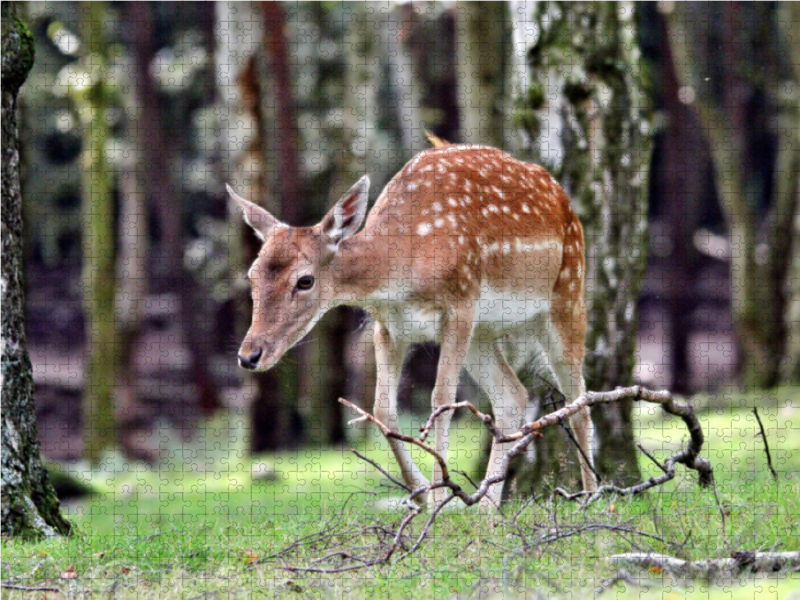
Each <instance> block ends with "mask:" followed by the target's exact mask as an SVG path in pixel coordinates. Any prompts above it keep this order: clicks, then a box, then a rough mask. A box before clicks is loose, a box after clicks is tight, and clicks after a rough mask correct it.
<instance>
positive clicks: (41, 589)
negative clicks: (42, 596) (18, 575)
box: [0, 583, 64, 594]
mask: <svg viewBox="0 0 800 600" xmlns="http://www.w3.org/2000/svg"><path fill="white" fill-rule="evenodd" d="M0 586H2V587H4V588H5V589H7V590H19V591H22V592H56V593H58V594H63V593H64V592H63V591H62V590H61V588H57V587H28V586H26V585H14V584H13V583H1V584H0Z"/></svg>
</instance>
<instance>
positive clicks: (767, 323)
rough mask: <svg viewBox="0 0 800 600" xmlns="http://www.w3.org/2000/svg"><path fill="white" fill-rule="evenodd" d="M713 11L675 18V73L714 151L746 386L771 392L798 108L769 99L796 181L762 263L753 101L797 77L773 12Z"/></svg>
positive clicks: (678, 13) (786, 189)
mask: <svg viewBox="0 0 800 600" xmlns="http://www.w3.org/2000/svg"><path fill="white" fill-rule="evenodd" d="M711 10H713V9H712V7H709V6H705V5H697V4H686V5H681V4H678V5H676V7H675V10H674V11H672V14H671V19H670V28H671V39H672V40H673V47H674V50H675V69H676V71H677V72H678V74H679V78H680V80H681V82H682V83H683V84H684V86H685V90H686V91H687V93H689V94H690V96H691V97H690V99H689V100H687V103H690V104H692V106H693V107H694V108H695V109H696V111H697V114H698V117H699V120H700V124H701V126H702V129H703V132H704V134H705V135H706V137H707V139H708V142H709V145H710V147H711V153H712V156H713V159H714V166H715V175H716V178H715V180H716V185H717V190H718V193H719V195H720V199H721V204H722V207H723V209H724V211H725V214H726V218H727V221H728V227H729V235H730V241H731V286H732V287H731V312H732V316H733V321H734V325H735V329H736V340H737V353H738V360H737V362H738V368H739V374H740V381H741V383H742V384H743V385H744V386H745V387H748V388H753V387H771V386H774V385H776V384H777V383H778V381H779V377H780V372H781V364H782V361H783V356H784V354H785V349H786V339H787V327H786V322H785V315H784V312H785V307H786V301H785V291H784V288H785V286H786V283H787V282H786V278H787V273H788V269H787V261H786V260H785V253H786V252H788V251H789V249H790V246H791V239H792V236H791V235H789V234H788V232H790V231H791V226H792V225H791V224H792V220H793V219H794V213H795V210H796V209H795V207H796V203H797V193H796V189H797V188H796V183H794V182H793V181H791V176H789V177H786V175H787V174H788V173H789V172H791V170H792V167H791V165H792V164H793V162H794V161H795V160H796V159H794V158H793V154H794V153H796V152H797V148H796V145H795V143H794V142H795V140H796V136H795V134H793V133H792V132H791V131H790V129H789V130H787V129H786V127H787V125H788V123H791V122H795V123H796V118H797V117H796V116H793V114H794V113H795V112H796V104H795V106H794V107H787V106H786V103H785V102H784V101H783V100H782V99H780V98H771V99H770V101H771V102H774V103H775V104H777V105H778V107H779V111H780V113H781V115H782V116H781V117H779V120H780V121H782V122H783V124H781V125H780V127H781V129H782V133H781V137H782V138H783V140H786V139H787V138H786V136H787V135H788V136H789V138H790V141H784V143H783V150H782V158H779V159H778V160H779V163H781V164H782V165H783V167H784V168H787V169H788V170H789V171H785V172H784V173H782V174H779V177H778V179H777V181H776V184H777V185H775V186H774V193H773V195H774V198H772V199H770V200H771V206H772V208H771V212H770V215H769V216H768V217H767V228H768V234H767V244H768V249H767V253H766V256H764V257H763V258H762V257H760V256H757V249H758V241H759V240H758V226H759V220H758V203H759V200H760V196H761V195H763V194H762V193H761V190H758V189H757V187H756V185H755V184H754V181H753V165H752V164H751V162H752V158H751V156H752V152H751V149H752V147H753V140H752V138H751V137H749V136H750V135H751V133H752V115H751V113H750V108H751V106H752V104H751V101H752V99H753V96H754V94H755V93H756V92H760V91H764V92H765V93H766V94H768V95H769V94H772V93H773V90H775V89H777V88H778V87H780V86H779V85H778V83H779V82H780V79H777V78H783V77H785V76H788V77H789V78H791V77H792V75H789V74H788V73H782V72H781V71H786V69H785V67H784V65H783V63H785V61H781V60H780V51H779V52H778V53H777V54H776V47H775V45H773V44H770V41H769V40H770V39H771V38H774V37H777V36H774V35H771V33H772V32H771V31H770V27H771V26H772V25H771V24H772V21H773V20H774V15H773V14H772V11H774V10H776V8H775V7H772V6H767V5H746V4H743V3H738V2H733V3H726V4H724V5H722V6H721V7H720V8H719V10H720V11H721V12H720V14H719V15H718V17H719V18H710V17H711V15H710V14H709V12H708V11H711ZM701 11H703V12H701ZM787 12H788V11H787ZM698 13H699V14H698ZM712 29H713V31H712ZM712 33H714V34H715V36H714V37H717V35H716V34H718V37H719V46H714V47H713V48H712V47H711V46H710V45H709V38H710V37H711V34H712ZM789 40H790V36H787V42H789ZM789 43H790V42H789ZM719 51H721V52H723V54H724V55H725V60H724V61H722V63H720V64H721V65H722V71H721V73H719V74H718V73H716V72H715V71H714V69H713V68H712V65H715V64H716V61H715V60H712V59H713V58H714V54H715V53H717V52H719ZM712 75H715V76H713V77H712ZM795 81H796V80H795ZM790 95H791V94H790ZM788 104H791V100H789V103H788ZM793 119H794V121H793ZM788 127H791V125H788ZM783 140H782V141H783ZM759 151H763V149H761V148H760V149H759ZM792 189H794V190H795V192H794V193H792ZM778 252H780V253H783V254H778Z"/></svg>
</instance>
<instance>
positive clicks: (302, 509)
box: [2, 388, 800, 600]
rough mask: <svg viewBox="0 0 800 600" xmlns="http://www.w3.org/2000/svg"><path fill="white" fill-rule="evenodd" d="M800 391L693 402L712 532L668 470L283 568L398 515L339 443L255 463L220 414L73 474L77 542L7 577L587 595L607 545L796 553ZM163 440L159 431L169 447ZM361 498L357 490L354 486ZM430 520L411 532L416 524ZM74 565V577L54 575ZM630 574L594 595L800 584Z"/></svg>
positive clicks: (103, 584) (469, 461) (678, 427)
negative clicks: (407, 546)
mask: <svg viewBox="0 0 800 600" xmlns="http://www.w3.org/2000/svg"><path fill="white" fill-rule="evenodd" d="M798 392H800V390H798V389H796V388H786V389H783V390H780V391H778V392H776V393H770V394H767V393H762V394H759V395H758V398H754V397H753V396H728V397H720V398H712V397H703V398H698V399H697V403H698V405H699V406H701V407H706V408H705V410H703V412H702V413H701V415H700V416H701V423H702V425H703V428H704V432H705V434H706V438H707V442H706V446H705V456H706V457H707V458H709V459H710V460H711V462H712V464H713V466H714V472H715V477H716V481H717V492H718V494H719V497H720V501H721V502H722V504H723V506H724V510H725V512H726V513H727V516H726V523H725V531H724V532H723V528H722V519H721V515H720V510H719V508H718V505H717V503H716V500H715V499H714V495H713V493H712V492H711V491H710V490H701V489H699V488H698V487H697V485H696V484H695V481H694V479H695V478H694V474H693V473H687V472H686V471H685V470H684V469H683V467H682V466H679V467H678V473H679V474H678V477H676V479H675V480H674V481H672V482H669V483H668V484H666V485H665V486H663V487H662V488H659V489H656V490H651V491H650V492H648V493H646V494H645V495H643V496H640V497H636V498H626V499H620V498H607V499H604V500H602V501H599V502H597V503H595V504H594V505H592V506H591V507H589V508H588V509H586V510H579V509H578V507H577V506H576V505H575V504H572V503H567V502H565V501H563V500H542V501H539V502H535V503H531V504H528V505H527V506H525V507H524V508H522V510H519V509H520V508H521V505H520V504H512V505H509V506H506V507H505V508H504V514H503V515H502V516H501V515H486V514H483V513H481V512H479V511H478V510H476V509H463V508H462V509H456V510H451V511H447V512H444V513H442V514H441V515H440V517H439V519H438V521H437V523H436V524H435V525H434V527H433V529H432V531H431V535H430V537H429V539H428V540H427V542H426V543H425V544H424V545H423V547H422V548H421V549H420V550H419V551H418V552H417V553H415V554H413V555H411V556H409V557H408V558H406V559H405V560H403V561H401V562H392V563H390V564H387V565H384V566H381V567H378V568H372V569H368V570H364V571H356V572H351V573H342V574H332V575H328V574H324V575H321V574H302V573H297V572H293V571H291V570H287V567H291V566H300V565H308V564H310V563H312V562H313V561H314V560H316V559H318V558H320V557H322V556H324V555H325V554H326V553H330V552H334V551H337V548H338V547H337V546H336V545H335V543H338V542H342V543H346V544H347V547H350V548H352V547H356V548H357V547H359V546H364V547H365V548H366V547H369V546H370V545H372V544H374V543H375V541H376V539H377V538H376V536H377V535H379V534H376V533H375V529H372V530H370V529H368V526H369V525H372V526H373V527H375V526H380V525H384V526H386V527H387V528H391V527H393V526H396V524H397V522H398V521H399V520H400V519H401V518H402V517H403V514H404V513H403V512H402V511H401V510H398V509H392V508H391V499H392V498H396V497H397V496H398V494H397V493H396V492H395V491H393V490H390V489H388V488H386V487H385V486H384V485H383V484H384V483H385V482H384V481H383V478H382V477H381V476H380V475H379V474H378V473H376V472H375V470H374V469H373V468H372V467H371V466H370V465H366V464H364V463H362V462H361V461H359V460H358V459H357V457H355V456H353V455H352V454H351V453H350V452H349V450H348V449H313V448H309V449H302V450H299V451H297V452H283V453H278V454H275V455H271V456H266V457H259V458H258V459H252V458H250V457H248V456H247V455H246V453H245V451H244V449H245V441H244V440H243V437H242V429H243V428H242V427H241V426H240V424H239V418H238V417H236V416H235V415H232V414H231V415H222V416H220V417H218V418H217V419H215V420H214V421H213V422H211V423H209V424H208V426H207V427H206V428H205V429H204V432H203V435H201V436H198V439H195V440H193V441H192V442H188V443H180V444H178V445H176V446H175V447H174V448H170V459H169V460H168V461H166V462H165V463H164V464H162V465H161V466H160V467H159V468H155V469H154V468H149V467H145V466H143V465H136V464H129V463H126V462H124V461H122V460H121V459H120V458H119V457H118V456H115V455H112V456H109V457H108V459H107V461H106V462H105V463H104V464H103V465H102V466H101V467H100V468H97V469H94V470H89V469H87V468H85V467H81V466H79V465H74V466H73V467H72V468H71V471H72V473H73V474H76V475H79V476H80V477H82V478H83V479H84V480H85V481H86V482H87V483H89V484H91V485H92V486H93V487H94V488H95V489H96V490H97V491H98V493H97V494H96V495H95V496H94V497H92V498H91V499H90V500H86V501H83V502H79V503H72V504H69V505H68V506H67V507H66V510H67V512H68V516H69V518H70V519H71V521H72V522H73V523H74V524H75V526H76V533H75V535H73V536H72V537H71V538H69V539H61V540H48V541H43V542H39V543H34V544H32V543H22V542H18V541H13V540H3V541H2V554H3V561H2V581H3V583H4V584H11V585H19V586H27V587H57V588H59V589H60V590H61V591H62V592H63V593H64V596H63V597H76V598H77V597H87V596H88V597H95V596H96V597H103V598H120V599H124V598H137V599H138V598H165V599H167V600H169V599H172V598H197V599H199V598H214V597H217V598H222V597H225V598H262V597H263V598H267V597H269V598H272V597H276V596H277V597H281V596H293V597H294V596H296V597H311V598H341V597H348V598H350V597H354V598H362V597H364V598H366V597H382V598H383V597H386V598H389V597H390V598H442V597H459V598H461V597H464V598H493V597H496V598H501V597H503V598H506V597H509V598H593V597H595V594H596V592H597V590H599V589H601V588H602V586H603V584H604V582H607V581H608V580H609V579H610V578H612V577H614V575H615V574H617V573H618V571H619V567H617V566H613V565H611V564H609V563H608V561H607V558H608V557H609V556H611V555H613V554H617V553H624V552H633V551H656V552H661V553H664V554H670V555H672V556H676V557H679V558H683V559H689V560H703V559H708V558H719V557H728V556H730V553H731V552H732V551H736V550H761V551H765V550H778V551H798V550H800V478H799V477H798V473H800V431H798V429H800V409H796V408H794V404H795V403H794V402H793V398H794V397H797V396H798ZM756 403H757V405H758V407H759V412H760V414H761V418H762V420H763V422H764V426H765V428H766V433H767V439H768V440H769V444H770V448H771V450H772V459H773V463H774V465H775V468H776V470H777V471H778V472H779V481H778V482H774V481H773V479H772V477H771V475H770V473H769V471H768V469H767V467H766V458H765V454H764V452H763V441H762V440H761V438H760V437H758V436H757V435H756V434H757V432H758V426H757V423H756V421H755V418H754V416H753V414H752V412H750V410H751V408H750V407H751V406H752V405H754V404H756ZM724 404H727V405H728V406H731V407H733V408H723V407H721V406H722V405H724ZM636 418H637V425H636V431H637V434H638V435H639V439H640V441H641V443H642V444H643V445H644V447H645V448H647V449H648V450H649V451H653V452H654V453H655V454H656V456H658V457H660V458H662V459H663V458H664V457H665V456H667V455H668V454H669V453H671V452H673V451H674V450H676V449H677V448H678V447H680V445H681V444H682V443H683V441H684V439H685V438H686V435H687V434H686V431H685V428H684V427H683V424H682V423H681V422H680V421H679V420H676V419H672V418H664V417H662V415H661V411H660V410H659V409H656V410H651V409H650V408H649V407H647V406H644V407H642V408H640V409H639V412H638V413H637V417H636ZM406 430H407V431H412V427H411V426H410V425H409V426H408V427H407V428H406ZM478 431H479V430H478V429H477V428H476V426H475V422H474V420H471V419H459V420H458V421H456V422H455V423H454V428H453V433H452V434H451V442H452V444H453V445H454V448H453V449H452V450H451V464H455V463H456V462H458V465H459V468H460V469H463V470H465V471H467V472H470V471H471V470H472V469H473V468H474V465H475V463H476V461H477V458H478V447H477V444H476V443H475V442H474V440H475V438H476V436H477V434H478ZM175 439H179V437H178V436H177V435H169V434H168V432H165V434H164V443H165V444H167V445H168V444H170V443H174V442H171V441H172V440H175ZM359 449H360V450H361V451H362V452H366V453H367V454H368V455H369V456H370V457H372V458H373V459H375V460H377V461H378V462H380V463H381V464H386V465H392V464H393V463H392V462H391V460H390V458H389V453H388V450H387V447H386V445H385V443H383V442H382V440H380V439H379V438H378V437H377V436H373V435H370V436H369V437H368V438H367V440H366V441H362V442H361V443H360V444H359ZM262 461H268V462H269V463H270V464H271V465H272V467H273V468H274V471H275V474H276V477H275V478H274V479H267V480H262V481H254V480H253V479H252V477H251V472H252V469H253V465H254V463H261V462H262ZM642 468H643V470H644V471H645V472H646V473H647V474H648V475H656V474H657V473H658V470H657V467H655V466H654V465H652V464H651V463H650V462H649V461H648V460H647V459H646V458H644V457H643V460H642ZM364 491H366V492H369V493H358V492H364ZM354 493H355V494H354ZM345 503H346V506H345ZM343 506H344V507H345V508H344V509H343ZM517 513H518V514H517ZM424 518H425V515H422V516H421V517H420V519H419V520H418V521H417V522H415V525H414V526H413V527H412V530H411V532H410V533H412V534H414V533H417V532H419V530H420V528H421V526H422V525H423V523H424ZM336 519H339V520H338V521H335V520H336ZM333 522H337V523H338V525H337V526H338V528H339V529H338V531H341V535H340V536H339V537H338V538H336V539H333V540H329V541H328V542H327V543H329V544H330V545H329V547H327V548H326V547H325V546H324V544H321V543H320V544H317V545H316V546H300V547H299V548H298V549H297V550H296V551H294V552H292V553H289V554H287V555H285V556H283V557H281V558H274V559H272V560H268V561H267V562H263V563H260V562H259V561H263V560H265V559H268V558H269V557H270V556H271V555H274V554H275V553H276V552H279V551H280V550H282V549H284V548H286V547H287V546H288V545H289V544H291V543H292V542H294V541H295V540H298V539H300V538H302V537H304V536H307V535H310V534H313V533H315V532H318V531H320V530H322V529H325V528H326V527H331V524H332V523H333ZM590 526H591V527H590ZM612 528H613V530H612ZM568 534H571V535H568ZM362 550H363V549H362ZM399 554H400V553H398V556H399ZM70 568H71V569H72V573H74V574H75V575H76V577H75V578H64V577H62V575H64V574H65V573H68V572H69V570H70ZM629 572H630V575H631V578H632V580H633V582H634V583H635V585H634V584H632V583H631V582H630V581H628V582H626V581H619V582H617V583H616V584H614V585H612V586H610V587H609V588H608V589H606V590H604V591H603V593H602V594H601V595H600V597H601V598H604V599H605V598H620V599H623V598H638V599H648V598H659V599H662V600H663V599H667V598H676V599H677V598H704V599H705V598H730V599H731V600H735V599H738V598H742V599H744V598H747V599H753V598H759V599H760V598H790V597H796V598H797V599H798V600H800V591H798V590H800V575H797V574H795V575H772V576H767V575H758V576H750V577H744V578H742V579H736V580H729V581H723V582H711V581H699V580H692V579H686V578H683V577H681V576H679V575H678V574H672V573H667V572H654V571H643V572H637V571H633V570H631V569H629ZM42 593H43V594H44V595H45V597H50V598H57V597H62V596H60V595H59V594H58V593H55V592H42ZM36 594H41V593H40V592H37V593H36ZM36 594H33V595H32V594H31V593H30V592H26V591H15V590H11V589H4V590H3V597H4V598H31V597H36V598H39V597H40V595H36Z"/></svg>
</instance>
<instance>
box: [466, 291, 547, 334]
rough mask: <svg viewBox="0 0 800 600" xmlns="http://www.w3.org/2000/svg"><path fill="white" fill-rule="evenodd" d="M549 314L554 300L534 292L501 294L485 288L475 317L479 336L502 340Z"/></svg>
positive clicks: (503, 292) (476, 331)
mask: <svg viewBox="0 0 800 600" xmlns="http://www.w3.org/2000/svg"><path fill="white" fill-rule="evenodd" d="M549 311H550V299H549V298H548V297H546V296H543V295H541V294H535V293H533V292H532V291H531V290H521V291H513V292H512V291H507V290H506V291H499V290H496V289H492V288H491V287H490V286H487V285H483V286H481V296H480V298H479V300H478V309H477V312H476V315H475V337H476V339H486V338H497V337H500V336H502V335H505V334H507V333H509V332H511V331H514V330H515V329H518V328H519V327H521V326H522V325H523V324H525V323H527V322H528V321H531V320H533V319H535V318H536V317H537V316H539V315H544V314H547V313H548V312H549Z"/></svg>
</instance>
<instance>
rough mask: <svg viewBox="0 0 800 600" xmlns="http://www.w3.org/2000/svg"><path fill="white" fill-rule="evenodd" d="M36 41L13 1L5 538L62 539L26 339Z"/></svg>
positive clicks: (5, 197) (7, 154)
mask: <svg viewBox="0 0 800 600" xmlns="http://www.w3.org/2000/svg"><path fill="white" fill-rule="evenodd" d="M33 54H34V47H33V36H32V35H31V33H30V30H29V29H28V27H27V26H26V25H25V24H24V23H23V22H22V21H21V20H20V19H19V18H18V17H17V15H16V7H15V4H14V3H10V2H4V3H3V4H2V79H3V89H2V128H3V132H2V153H3V154H2V256H3V260H2V280H1V283H2V285H0V295H1V297H2V299H1V300H0V304H1V308H2V324H1V325H0V336H1V337H0V345H1V346H0V347H1V348H2V359H0V360H2V372H1V373H0V385H2V406H3V420H2V535H3V537H6V536H9V537H22V538H36V537H42V536H48V537H50V536H56V535H67V534H69V533H70V528H71V526H70V524H69V522H68V521H67V520H66V519H64V517H63V516H62V515H61V505H60V503H59V501H58V498H57V497H56V494H55V491H54V490H53V488H52V486H51V485H50V481H49V478H48V476H47V471H46V470H45V468H44V466H43V465H42V459H41V454H40V451H39V432H38V429H37V426H36V417H35V412H34V401H33V371H32V367H31V361H30V357H29V356H28V350H27V345H26V337H25V313H24V306H25V301H24V297H23V294H24V290H23V286H22V278H23V270H22V196H21V193H20V185H19V133H18V130H17V114H16V111H17V93H18V92H19V88H20V86H21V85H22V83H23V82H24V81H25V78H26V77H27V76H28V72H29V71H30V69H31V67H32V66H33Z"/></svg>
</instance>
